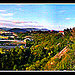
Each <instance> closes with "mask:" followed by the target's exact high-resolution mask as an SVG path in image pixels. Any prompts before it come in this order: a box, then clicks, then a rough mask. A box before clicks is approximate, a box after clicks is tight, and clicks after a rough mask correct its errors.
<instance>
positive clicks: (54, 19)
mask: <svg viewBox="0 0 75 75" xmlns="http://www.w3.org/2000/svg"><path fill="white" fill-rule="evenodd" d="M0 27H7V28H47V29H50V30H64V29H66V28H73V27H75V4H42V3H41V4H0Z"/></svg>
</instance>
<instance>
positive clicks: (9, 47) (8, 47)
mask: <svg viewBox="0 0 75 75" xmlns="http://www.w3.org/2000/svg"><path fill="white" fill-rule="evenodd" d="M15 47H16V46H0V48H6V49H11V48H15ZM19 47H20V46H19ZM23 47H24V48H25V46H23Z"/></svg>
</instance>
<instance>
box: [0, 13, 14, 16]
mask: <svg viewBox="0 0 75 75" xmlns="http://www.w3.org/2000/svg"><path fill="white" fill-rule="evenodd" d="M0 15H2V16H13V13H3V14H0Z"/></svg>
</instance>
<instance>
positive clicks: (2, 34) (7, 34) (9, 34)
mask: <svg viewBox="0 0 75 75" xmlns="http://www.w3.org/2000/svg"><path fill="white" fill-rule="evenodd" d="M15 36H16V37H18V36H17V34H15V33H14V32H9V31H0V39H8V38H9V37H10V38H13V39H14V37H15Z"/></svg>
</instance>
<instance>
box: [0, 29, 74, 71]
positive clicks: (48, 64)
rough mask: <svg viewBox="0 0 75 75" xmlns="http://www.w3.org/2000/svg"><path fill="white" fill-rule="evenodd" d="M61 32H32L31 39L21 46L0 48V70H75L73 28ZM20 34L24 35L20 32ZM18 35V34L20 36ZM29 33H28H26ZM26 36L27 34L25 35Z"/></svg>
mask: <svg viewBox="0 0 75 75" xmlns="http://www.w3.org/2000/svg"><path fill="white" fill-rule="evenodd" d="M64 31H65V33H64V35H63V34H61V33H52V34H51V33H45V32H44V33H35V34H34V33H32V34H30V35H31V36H32V37H33V41H29V40H27V41H26V48H23V46H21V47H20V48H19V47H15V48H11V49H10V50H9V51H7V50H6V49H2V48H1V49H0V55H1V58H0V60H1V61H0V65H1V66H0V69H1V70H26V71H31V70H34V71H35V70H36V71H38V70H40V71H42V70H43V71H51V70H53V71H54V70H68V71H70V70H72V71H74V70H75V66H74V64H75V58H74V55H75V36H74V34H73V33H74V28H73V29H72V30H70V29H65V30H64ZM20 35H21V36H22V35H24V34H21V33H20ZM20 35H19V36H20ZM28 35H29V34H28ZM26 36H27V35H26Z"/></svg>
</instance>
